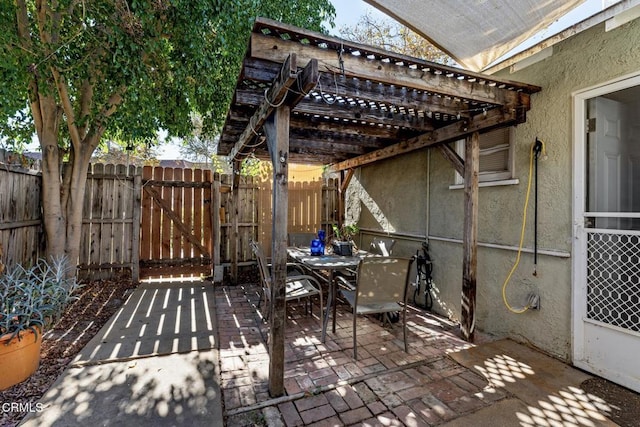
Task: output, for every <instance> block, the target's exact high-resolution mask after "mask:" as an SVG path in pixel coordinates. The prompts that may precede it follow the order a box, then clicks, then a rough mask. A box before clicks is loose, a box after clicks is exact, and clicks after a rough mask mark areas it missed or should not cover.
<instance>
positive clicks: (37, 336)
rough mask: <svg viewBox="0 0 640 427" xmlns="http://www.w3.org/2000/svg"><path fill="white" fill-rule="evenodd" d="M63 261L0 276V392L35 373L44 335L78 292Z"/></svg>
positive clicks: (42, 264) (13, 269) (52, 261)
mask: <svg viewBox="0 0 640 427" xmlns="http://www.w3.org/2000/svg"><path fill="white" fill-rule="evenodd" d="M67 266H68V264H67V261H66V258H58V259H52V260H51V261H50V262H47V261H45V260H40V261H39V262H38V263H37V264H36V265H34V266H33V267H31V268H24V267H22V266H21V265H18V266H16V267H14V268H11V269H9V268H8V269H7V271H6V272H5V273H4V275H0V366H2V372H3V373H2V375H1V376H0V390H4V389H6V388H8V387H11V386H12V385H14V384H17V383H19V382H22V381H24V380H25V379H27V378H28V377H29V376H31V374H33V373H34V372H35V370H36V369H38V365H39V363H40V344H41V343H42V333H43V331H44V330H45V329H46V328H47V327H48V326H50V325H51V324H53V323H54V322H56V321H57V320H58V319H59V318H60V316H61V315H62V313H63V312H64V310H65V307H66V306H67V304H68V303H69V302H70V301H71V300H73V299H74V292H75V291H76V290H77V289H78V284H77V283H76V281H75V278H68V275H67V274H66V271H67Z"/></svg>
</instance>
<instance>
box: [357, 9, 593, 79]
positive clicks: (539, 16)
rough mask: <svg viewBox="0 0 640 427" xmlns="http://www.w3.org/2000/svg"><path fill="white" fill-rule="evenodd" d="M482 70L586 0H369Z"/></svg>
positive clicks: (458, 59) (471, 67)
mask: <svg viewBox="0 0 640 427" xmlns="http://www.w3.org/2000/svg"><path fill="white" fill-rule="evenodd" d="M365 1H366V2H367V3H369V4H371V5H372V6H373V7H375V8H377V9H379V10H381V11H382V12H384V13H386V14H387V15H389V16H391V17H392V18H394V19H396V20H397V21H398V22H400V23H402V24H403V25H405V26H407V27H409V28H411V29H412V30H414V31H415V32H416V33H418V34H420V35H421V36H423V37H424V38H426V39H427V40H429V41H430V42H431V43H433V44H434V45H435V46H437V47H439V48H440V49H441V50H443V51H444V52H446V53H448V54H449V55H450V56H451V57H452V58H454V59H455V60H456V62H458V63H459V64H460V65H462V66H463V67H465V68H467V69H469V70H472V71H480V70H483V69H484V68H486V67H487V66H488V65H489V64H491V63H492V62H493V61H495V60H496V59H498V58H500V57H501V56H502V55H504V54H505V53H507V52H509V51H510V50H511V49H513V48H514V47H516V46H518V45H519V44H520V43H522V42H523V41H525V40H526V39H528V38H529V37H531V36H533V35H534V34H535V33H537V32H538V31H540V30H542V29H544V28H546V27H548V26H549V25H550V24H552V23H553V22H554V21H556V20H557V19H558V18H560V17H561V16H563V15H564V14H566V13H567V12H569V11H571V10H572V9H573V8H575V7H576V6H578V5H579V4H580V3H582V2H583V1H584V0H365Z"/></svg>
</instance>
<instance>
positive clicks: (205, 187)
mask: <svg viewBox="0 0 640 427" xmlns="http://www.w3.org/2000/svg"><path fill="white" fill-rule="evenodd" d="M0 156H4V157H0V243H1V245H2V247H3V249H4V254H3V255H2V261H3V262H4V263H5V264H6V265H7V266H12V265H15V264H18V263H22V264H25V263H27V264H28V263H32V262H35V260H37V258H38V257H41V256H42V254H43V253H44V251H43V249H44V246H43V244H44V237H43V228H42V224H41V223H42V217H41V206H40V188H41V176H40V174H39V173H37V172H35V171H32V170H28V169H26V168H24V167H22V166H16V165H9V161H8V156H7V155H6V153H5V154H2V152H1V151H0ZM289 188H290V196H289V197H290V203H289V228H288V229H289V230H290V231H294V232H308V231H310V232H313V231H316V230H318V229H319V228H323V229H325V230H327V231H329V230H330V228H331V224H332V223H335V222H337V212H338V209H337V206H338V204H337V197H338V192H337V182H336V180H325V181H323V180H316V181H308V182H291V183H290V187H289ZM271 203H272V202H271V182H270V180H261V179H259V178H254V177H242V178H241V179H240V185H239V205H238V206H237V207H234V206H233V198H232V192H231V177H230V176H227V175H222V176H219V175H217V174H213V173H212V172H211V171H209V170H200V169H193V170H192V169H175V168H160V167H155V168H152V167H145V168H144V170H143V169H142V168H135V167H132V166H131V167H127V166H124V165H102V164H94V165H91V166H90V168H89V171H88V175H87V191H86V196H85V200H84V207H83V208H84V219H83V227H82V238H81V243H80V256H79V260H78V268H79V277H81V278H84V279H99V278H114V277H117V276H118V275H121V274H123V275H126V276H133V277H134V278H137V277H140V278H145V277H157V276H167V275H180V274H187V275H191V274H205V275H208V274H211V272H212V270H213V266H214V264H217V265H221V266H227V265H229V264H230V263H231V261H232V259H233V257H232V253H231V251H232V248H233V245H232V244H231V243H232V233H231V230H232V222H231V219H232V215H234V214H235V213H236V212H237V215H238V240H237V244H236V245H235V247H236V250H237V255H238V256H237V260H238V264H239V265H246V264H249V263H253V260H254V257H253V254H252V252H251V250H250V246H249V243H250V242H251V240H254V239H257V240H258V241H260V242H261V243H262V244H263V246H264V247H265V249H266V250H267V252H270V250H271V244H270V243H271V231H272V225H271V224H272V222H271V218H272V216H271V210H272V206H271ZM218 215H219V228H217V227H215V224H216V218H218Z"/></svg>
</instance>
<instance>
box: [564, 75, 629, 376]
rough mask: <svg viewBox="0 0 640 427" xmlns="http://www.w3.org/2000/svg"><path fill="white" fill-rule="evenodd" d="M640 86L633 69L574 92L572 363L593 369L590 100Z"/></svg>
mask: <svg viewBox="0 0 640 427" xmlns="http://www.w3.org/2000/svg"><path fill="white" fill-rule="evenodd" d="M633 86H640V72H634V73H632V74H628V75H625V76H622V77H619V78H616V79H613V80H610V81H607V82H604V83H601V84H598V85H595V86H591V87H588V88H585V89H581V90H578V91H575V92H573V93H572V106H573V116H572V121H573V123H572V127H573V152H572V158H573V179H572V181H573V182H572V187H573V192H572V193H573V206H572V223H573V245H572V246H573V257H572V271H571V276H572V277H571V279H572V280H571V281H572V307H571V308H572V310H571V317H572V321H571V335H572V362H573V364H574V365H575V366H577V367H579V368H582V369H586V370H589V371H591V366H590V365H588V364H587V363H586V361H585V360H584V357H585V342H584V337H585V328H584V315H585V313H586V311H587V310H586V308H587V307H586V305H587V283H586V272H587V239H586V235H587V232H586V231H585V227H584V219H585V217H584V213H585V211H586V206H585V201H586V188H585V187H586V186H585V182H586V179H587V176H586V170H585V169H586V168H585V164H586V156H587V150H586V149H587V123H586V122H587V119H586V117H587V115H586V113H587V100H588V99H591V98H595V97H598V96H602V95H606V94H608V93H611V92H615V91H618V90H623V89H627V88H630V87H633Z"/></svg>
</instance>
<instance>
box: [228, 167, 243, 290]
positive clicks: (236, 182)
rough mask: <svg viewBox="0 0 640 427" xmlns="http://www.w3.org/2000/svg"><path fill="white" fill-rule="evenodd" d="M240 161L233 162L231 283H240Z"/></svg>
mask: <svg viewBox="0 0 640 427" xmlns="http://www.w3.org/2000/svg"><path fill="white" fill-rule="evenodd" d="M240 166H241V165H240V161H239V160H234V162H233V181H232V184H231V191H232V195H231V196H232V197H231V200H232V204H233V206H232V207H231V209H232V211H231V212H232V215H231V233H230V234H231V236H230V237H231V242H230V243H231V245H230V247H231V283H233V284H234V285H237V284H238V238H239V234H238V216H239V215H240V209H239V207H240Z"/></svg>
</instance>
